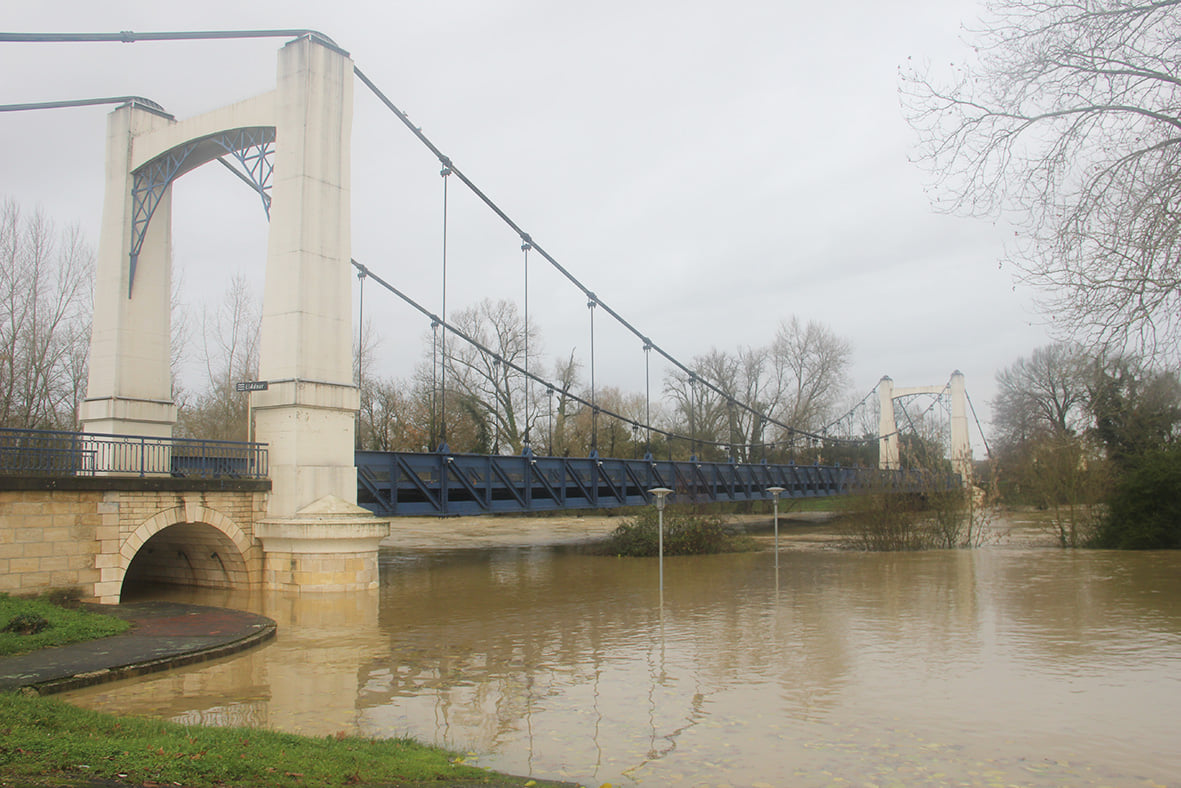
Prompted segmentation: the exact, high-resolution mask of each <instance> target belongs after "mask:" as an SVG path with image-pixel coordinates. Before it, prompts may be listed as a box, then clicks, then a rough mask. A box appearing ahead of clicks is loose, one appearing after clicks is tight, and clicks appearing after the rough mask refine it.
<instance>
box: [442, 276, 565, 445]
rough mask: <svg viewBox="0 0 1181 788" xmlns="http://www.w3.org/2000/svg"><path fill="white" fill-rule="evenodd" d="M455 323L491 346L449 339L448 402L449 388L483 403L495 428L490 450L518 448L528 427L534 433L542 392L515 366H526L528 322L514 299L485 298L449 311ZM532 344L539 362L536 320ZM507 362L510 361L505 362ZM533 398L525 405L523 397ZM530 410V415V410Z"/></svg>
mask: <svg viewBox="0 0 1181 788" xmlns="http://www.w3.org/2000/svg"><path fill="white" fill-rule="evenodd" d="M451 322H452V323H453V324H454V325H455V327H456V328H457V329H458V330H459V331H462V332H463V333H464V334H465V335H467V336H468V337H470V338H472V339H474V340H475V341H477V342H479V343H480V344H481V345H483V346H484V347H485V348H487V351H485V350H482V349H480V348H479V347H476V346H475V345H472V344H470V343H468V342H464V341H463V340H462V339H460V338H458V337H456V338H452V339H450V340H448V342H447V357H446V359H445V360H444V362H445V363H446V365H447V389H448V405H447V407H448V408H450V407H451V399H452V396H451V393H452V391H454V392H457V393H458V394H460V395H461V396H460V397H459V398H458V402H460V403H466V406H467V407H479V408H481V409H482V410H483V411H485V413H486V419H487V423H488V424H489V425H490V426H491V428H492V436H491V437H492V447H491V448H492V451H493V452H499V451H501V450H507V451H510V452H511V453H514V454H516V453H520V451H521V449H522V448H523V446H524V440H525V431H526V430H527V429H528V430H530V432H531V433H532V431H533V429H535V427H536V425H537V423H538V418H539V415H540V414H539V412H538V411H539V407H538V405H539V404H540V400H539V398H540V396H542V394H541V393H540V392H538V391H537V387H536V386H526V385H525V376H524V374H522V373H521V372H518V371H517V370H516V369H514V366H515V367H518V368H522V369H523V368H524V367H525V364H526V362H525V348H526V342H525V331H526V327H525V323H524V320H523V319H522V318H521V315H520V312H518V310H517V306H516V304H514V303H513V302H511V301H506V300H503V299H502V300H499V301H495V302H494V301H492V300H491V299H487V298H486V299H484V300H483V301H481V302H480V303H479V304H476V305H475V306H472V307H468V308H467V309H463V310H461V311H459V312H457V313H455V314H454V315H453V316H452V317H451ZM528 330H529V331H530V332H531V334H530V338H529V342H528V348H529V356H530V358H529V363H530V365H532V366H533V367H534V368H536V366H537V364H538V362H539V360H540V342H539V341H538V339H537V336H536V333H533V332H534V329H533V327H532V326H530V327H529V328H528ZM504 362H509V363H504ZM527 392H528V395H529V396H530V398H531V401H530V402H529V403H528V407H526V402H525V397H526V394H527ZM526 411H528V415H527V416H526Z"/></svg>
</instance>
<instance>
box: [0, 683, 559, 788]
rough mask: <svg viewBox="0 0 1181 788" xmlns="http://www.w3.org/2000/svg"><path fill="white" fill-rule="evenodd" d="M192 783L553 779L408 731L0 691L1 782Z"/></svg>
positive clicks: (200, 787)
mask: <svg viewBox="0 0 1181 788" xmlns="http://www.w3.org/2000/svg"><path fill="white" fill-rule="evenodd" d="M87 780H118V781H120V782H125V783H128V784H132V785H147V784H161V785H173V784H175V785H184V786H188V787H189V788H214V787H215V786H216V787H217V788H224V787H225V786H231V785H238V786H257V787H258V788H295V787H296V786H350V785H353V786H355V785H373V786H395V785H415V786H421V785H429V784H432V783H434V784H446V785H464V786H468V785H495V786H512V785H517V786H525V785H536V786H541V785H554V783H545V782H542V781H532V780H527V779H526V778H523V777H521V778H513V777H506V776H504V775H498V774H495V773H493V772H488V771H485V770H483V769H479V768H476V767H473V766H467V765H465V764H464V763H463V758H462V757H460V756H457V755H455V754H454V753H449V752H447V751H445V750H440V749H436V748H433V747H426V746H424V745H420V744H417V743H415V742H413V741H409V740H406V739H382V740H369V739H360V738H355V737H349V736H340V735H338V736H332V737H327V738H320V739H314V738H307V737H302V736H295V735H292V734H286V733H276V732H274V731H263V730H254V729H249V728H204V727H199V726H187V725H178V724H176V723H170V722H162V721H158V720H149V719H141V718H135V717H115V716H111V715H107V714H100V713H98V712H93V711H87V710H84V709H78V708H75V707H73V706H70V705H68V704H66V703H62V702H60V701H55V700H52V699H47V698H38V697H34V696H28V695H21V694H16V693H0V784H3V783H6V782H8V781H16V782H18V783H19V784H21V785H63V784H64V785H70V784H85V782H86V781H87Z"/></svg>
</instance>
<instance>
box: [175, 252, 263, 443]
mask: <svg viewBox="0 0 1181 788" xmlns="http://www.w3.org/2000/svg"><path fill="white" fill-rule="evenodd" d="M260 322H261V310H260V308H259V302H258V298H257V297H256V296H255V295H254V293H253V292H251V289H250V285H249V284H248V283H247V282H246V279H245V278H244V277H242V276H241V275H236V276H234V278H233V279H232V280H231V281H230V284H229V285H228V286H227V288H226V291H225V294H224V295H223V297H222V301H221V304H219V305H218V307H217V309H216V310H214V311H213V312H212V313H211V312H210V311H209V310H208V309H206V310H205V311H204V312H203V314H202V316H201V340H202V348H201V351H202V353H201V354H202V359H203V361H204V365H205V378H206V379H205V385H206V387H205V390H204V391H202V392H201V393H199V394H197V395H196V396H195V397H194V398H193V401H192V403H191V404H190V405H189V406H188V407H186V408H184V409H182V410H181V411H180V414H179V422H178V425H177V426H178V430H179V432H180V434H182V435H185V436H191V437H196V438H205V439H209V440H246V438H247V435H248V433H249V429H248V426H247V424H246V419H247V411H248V409H249V408H248V399H247V398H248V397H249V394H247V393H245V392H240V391H237V390H236V387H235V383H237V382H238V381H239V380H254V379H255V377H257V375H258V349H259V346H258V337H259V325H260Z"/></svg>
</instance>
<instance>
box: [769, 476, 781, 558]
mask: <svg viewBox="0 0 1181 788" xmlns="http://www.w3.org/2000/svg"><path fill="white" fill-rule="evenodd" d="M783 491H784V490H783V488H782V487H768V488H767V492H769V493H771V505H772V506H773V507H774V508H775V568H776V569H778V568H779V494H780V493H781V492H783Z"/></svg>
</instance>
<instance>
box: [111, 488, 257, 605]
mask: <svg viewBox="0 0 1181 788" xmlns="http://www.w3.org/2000/svg"><path fill="white" fill-rule="evenodd" d="M157 547H161V548H164V549H163V550H162V551H161V552H162V555H161V557H159V558H151V557H149V555H150V554H151V552H152V551H154V550H155V549H156V548H157ZM145 550H147V551H148V553H145V552H144V551H145ZM257 552H258V549H257V548H256V547H255V545H254V543H253V540H252V539H251V538H250V537H249V536H247V534H246V532H245V531H244V530H243V529H242V528H241V527H239V526H238V525H237V523H235V522H234V521H233V520H231V519H230V518H229V517H227V516H226V515H225V514H223V513H222V512H219V511H217V510H216V509H212V508H209V507H207V506H202V505H200V504H196V503H186V504H185V505H183V506H176V507H173V508H170V509H165V510H163V511H161V512H158V513H156V514H155V515H153V516H152V517H150V518H148V519H147V520H145V521H144V522H143V523H141V524H140V525H139V526H138V527H136V529H135V530H134V531H133V532H132V533H131V534H130V535H129V536H128V537H127V538H126V539H125V540H124V541H123V543H122V545H121V546H120V548H119V558H118V569H119V572H120V575H121V576H120V578H119V583H120V589H121V591H120V595H122V588H123V585H124V583H126V582H127V580H128V579H133V574H137V573H132V572H131V571H130V570H132V568H133V563H135V564H136V565H137V566H139V568H140V571H139V573H138V579H140V580H146V581H156V582H170V583H175V584H178V585H190V586H195V587H207V588H255V587H257V586H258V583H259V568H258V557H257V555H256V553H257ZM137 559H138V561H137ZM145 564H147V565H148V567H147V568H146V569H145V567H144V565H145Z"/></svg>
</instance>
